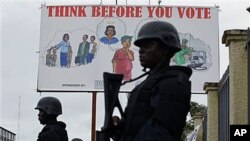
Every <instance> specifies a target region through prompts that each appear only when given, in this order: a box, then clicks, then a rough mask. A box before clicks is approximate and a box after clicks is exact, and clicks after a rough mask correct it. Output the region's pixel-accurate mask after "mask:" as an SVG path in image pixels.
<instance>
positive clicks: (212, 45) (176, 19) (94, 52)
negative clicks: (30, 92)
mask: <svg viewBox="0 0 250 141" xmlns="http://www.w3.org/2000/svg"><path fill="white" fill-rule="evenodd" d="M156 20H160V21H167V22H169V23H172V24H173V25H175V27H176V28H177V30H178V33H179V36H180V40H181V45H182V50H181V51H180V52H178V53H176V54H175V56H174V57H173V58H172V60H171V65H181V66H189V67H191V68H192V69H193V75H192V77H191V80H192V92H193V93H204V91H203V84H204V82H218V81H219V52H218V50H219V49H218V46H219V41H218V39H219V38H218V35H219V28H218V26H219V24H218V9H217V8H215V7H193V6H128V5H126V6H112V5H110V6H109V5H60V6H46V5H44V6H42V8H41V33H40V49H39V50H40V54H39V73H38V87H37V90H38V91H41V92H42V91H66V92H67V91H70V92H82V91H103V72H111V73H122V74H124V76H125V77H124V81H125V80H130V79H133V78H135V77H137V76H139V75H141V74H142V73H143V71H142V70H143V68H142V67H141V66H140V62H139V55H138V50H139V49H138V47H136V46H135V45H134V44H133V42H134V41H135V40H136V38H137V33H138V31H139V29H140V27H141V26H142V25H143V24H145V23H147V22H149V21H156ZM129 41H131V43H130V42H129ZM125 46H128V47H129V50H127V51H124V50H123V48H124V47H125ZM121 60H122V61H121ZM119 61H121V62H122V63H118V62H119ZM143 79H144V78H142V79H139V80H137V81H135V82H132V83H127V84H126V85H124V86H122V87H121V91H131V90H132V89H133V88H134V87H135V86H136V85H137V84H138V83H140V82H141V81H143Z"/></svg>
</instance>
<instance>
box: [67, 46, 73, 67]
mask: <svg viewBox="0 0 250 141" xmlns="http://www.w3.org/2000/svg"><path fill="white" fill-rule="evenodd" d="M72 53H73V52H72V47H69V48H68V52H67V68H70V65H71V60H72Z"/></svg>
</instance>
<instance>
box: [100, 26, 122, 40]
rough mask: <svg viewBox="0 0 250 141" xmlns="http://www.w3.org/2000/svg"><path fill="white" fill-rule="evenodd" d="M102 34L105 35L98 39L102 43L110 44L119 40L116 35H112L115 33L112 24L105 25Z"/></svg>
mask: <svg viewBox="0 0 250 141" xmlns="http://www.w3.org/2000/svg"><path fill="white" fill-rule="evenodd" d="M104 34H105V35H106V36H105V37H102V38H101V39H100V41H101V42H102V43H104V44H107V45H111V44H116V43H117V42H118V41H119V40H118V39H117V38H116V37H114V36H115V35H116V30H115V26H113V25H108V26H107V27H106V30H105V32H104Z"/></svg>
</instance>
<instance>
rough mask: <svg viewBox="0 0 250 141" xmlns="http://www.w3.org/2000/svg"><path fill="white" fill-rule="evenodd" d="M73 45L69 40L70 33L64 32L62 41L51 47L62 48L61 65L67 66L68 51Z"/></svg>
mask: <svg viewBox="0 0 250 141" xmlns="http://www.w3.org/2000/svg"><path fill="white" fill-rule="evenodd" d="M69 47H71V45H70V42H69V34H67V33H66V34H64V35H63V39H62V41H61V42H60V43H59V44H57V45H55V46H53V47H51V49H59V48H60V49H61V50H60V65H61V67H67V53H68V48H69Z"/></svg>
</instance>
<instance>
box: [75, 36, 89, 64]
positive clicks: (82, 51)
mask: <svg viewBox="0 0 250 141" xmlns="http://www.w3.org/2000/svg"><path fill="white" fill-rule="evenodd" d="M87 39H88V35H87V34H84V35H83V37H82V42H81V43H80V44H79V48H78V51H77V56H78V57H80V65H85V64H86V63H87V55H88V53H89V47H90V43H89V42H88V41H87Z"/></svg>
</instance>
